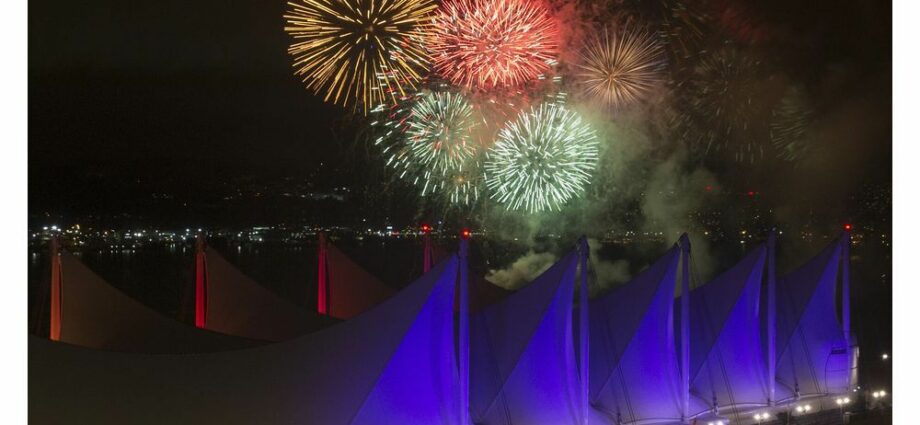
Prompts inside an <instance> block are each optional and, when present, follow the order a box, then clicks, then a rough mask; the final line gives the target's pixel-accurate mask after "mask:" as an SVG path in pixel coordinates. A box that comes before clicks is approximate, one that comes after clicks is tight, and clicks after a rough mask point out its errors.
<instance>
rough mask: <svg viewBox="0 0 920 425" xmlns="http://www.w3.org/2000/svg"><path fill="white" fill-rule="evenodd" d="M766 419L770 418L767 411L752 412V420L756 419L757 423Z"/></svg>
mask: <svg viewBox="0 0 920 425" xmlns="http://www.w3.org/2000/svg"><path fill="white" fill-rule="evenodd" d="M767 419H770V414H769V413H767V412H763V413H755V414H754V420H755V421H757V423H760V422H761V421H765V420H767Z"/></svg>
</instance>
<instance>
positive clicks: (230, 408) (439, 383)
mask: <svg viewBox="0 0 920 425" xmlns="http://www.w3.org/2000/svg"><path fill="white" fill-rule="evenodd" d="M459 263H460V260H459V259H458V257H457V256H451V257H450V258H448V259H447V260H445V261H443V262H442V263H440V264H438V265H437V266H435V267H434V268H432V270H431V271H430V272H429V273H427V274H425V275H424V276H422V277H421V278H420V279H418V280H417V281H415V282H414V283H413V284H411V285H410V286H408V287H407V288H405V289H404V290H403V291H401V292H400V293H398V294H397V295H396V296H394V297H392V298H390V299H389V300H387V301H385V302H383V303H382V304H380V305H378V306H377V307H375V308H374V309H372V310H369V311H367V312H366V313H364V314H362V315H360V316H358V317H355V318H354V319H352V320H349V321H346V322H342V323H339V324H338V325H335V326H333V327H331V328H328V329H325V330H323V331H320V332H317V333H314V334H311V335H306V336H303V337H299V338H295V339H292V340H289V341H285V342H280V343H277V344H271V345H265V346H261V347H256V348H251V349H245V350H237V351H231V352H223V353H211V354H201V355H194V356H189V355H159V356H151V355H140V354H124V353H109V352H101V351H95V350H88V349H83V348H79V347H74V346H68V345H64V344H59V343H53V342H50V341H45V340H41V339H38V338H32V339H30V341H29V345H30V346H29V375H30V376H29V381H30V385H29V410H30V423H33V424H59V423H99V424H102V423H132V424H164V423H169V424H203V423H222V424H230V425H233V424H240V425H242V424H247V425H248V424H257V423H258V424H294V423H306V424H369V425H370V424H418V425H431V424H444V425H459V424H460V419H459V418H460V417H461V415H460V412H461V406H462V405H463V403H462V402H461V395H460V394H461V391H460V384H459V379H458V375H459V374H458V370H457V363H456V360H455V353H456V341H455V338H454V312H453V308H452V306H453V298H454V291H455V286H456V282H457V275H458V264H459ZM463 425H467V424H463Z"/></svg>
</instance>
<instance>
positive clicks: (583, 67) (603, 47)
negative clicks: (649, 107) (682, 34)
mask: <svg viewBox="0 0 920 425" xmlns="http://www.w3.org/2000/svg"><path fill="white" fill-rule="evenodd" d="M663 67H664V56H663V50H662V48H661V45H660V44H659V43H658V41H657V40H656V38H655V36H654V35H653V34H651V33H649V32H645V31H640V30H635V29H628V28H627V29H624V30H623V31H620V32H615V33H613V34H611V33H610V31H608V30H606V29H605V30H604V32H603V33H602V34H601V35H598V36H596V37H593V38H592V39H591V40H590V41H589V42H588V43H587V44H586V45H585V46H584V48H583V50H582V60H581V63H579V64H578V68H579V72H578V73H577V75H576V77H577V82H578V84H579V86H580V87H581V91H582V93H583V94H585V95H587V96H590V97H593V98H595V99H598V100H601V101H602V102H604V103H605V104H607V105H609V106H612V107H616V108H622V107H625V106H628V105H630V104H632V103H634V102H636V101H638V100H641V99H642V98H644V97H645V96H646V95H648V94H649V92H651V91H652V90H653V89H654V88H655V87H656V86H657V85H658V84H659V83H661V82H662V81H663V80H664V76H663V75H662V70H663Z"/></svg>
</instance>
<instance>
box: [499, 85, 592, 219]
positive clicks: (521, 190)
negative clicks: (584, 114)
mask: <svg viewBox="0 0 920 425" xmlns="http://www.w3.org/2000/svg"><path fill="white" fill-rule="evenodd" d="M597 160H598V138H597V133H596V132H595V131H594V130H593V129H592V128H591V126H590V125H588V123H587V122H585V120H584V119H582V118H581V116H579V115H578V114H576V113H574V112H572V111H570V110H568V109H566V108H565V107H563V106H559V105H553V104H547V103H544V104H541V105H540V106H537V107H534V108H532V109H531V110H530V111H529V112H526V113H522V114H521V115H519V116H518V118H517V119H516V120H515V121H513V122H511V123H509V124H508V125H507V126H506V127H505V128H503V129H502V130H501V131H500V132H499V134H498V140H497V141H496V142H495V145H494V146H492V148H491V149H490V150H489V152H488V153H487V156H486V161H485V172H486V186H487V187H488V188H489V190H491V192H492V195H491V196H492V198H494V199H496V200H497V201H498V202H501V203H502V204H504V205H505V206H506V207H507V208H508V209H511V210H522V211H526V212H529V213H536V212H541V211H547V210H559V209H561V208H562V206H563V205H564V204H565V203H566V202H568V201H570V200H571V199H572V198H574V197H576V196H578V195H579V194H581V193H582V192H584V189H585V186H586V185H587V184H589V183H590V180H591V176H592V174H593V172H594V169H595V168H596V167H597Z"/></svg>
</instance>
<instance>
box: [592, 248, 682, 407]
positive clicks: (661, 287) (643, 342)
mask: <svg viewBox="0 0 920 425" xmlns="http://www.w3.org/2000/svg"><path fill="white" fill-rule="evenodd" d="M680 259H681V249H680V247H678V246H676V245H675V246H674V247H673V248H671V249H670V250H669V251H668V252H667V253H666V254H665V255H664V256H663V257H661V258H660V259H659V260H658V261H656V262H655V263H653V264H652V265H651V266H650V267H649V268H647V269H646V270H644V271H643V272H641V273H640V274H639V275H637V276H635V277H634V278H633V279H632V280H631V281H629V282H628V283H626V284H624V285H623V286H620V287H618V288H616V289H615V290H613V291H611V292H609V293H607V294H605V295H603V296H601V297H599V298H596V299H594V300H592V301H591V304H590V310H589V311H590V316H591V319H590V323H591V328H590V330H591V333H590V353H591V355H590V378H589V382H590V397H591V404H592V406H594V408H595V409H597V410H599V411H601V412H603V413H604V414H605V415H606V416H607V417H608V420H609V421H610V423H623V424H628V423H649V422H659V423H660V422H668V421H671V422H679V421H680V420H681V416H682V408H681V404H682V400H683V398H682V397H681V392H682V390H681V384H680V370H679V366H678V358H677V352H676V348H675V329H674V323H675V320H674V302H673V301H674V291H675V286H676V284H677V277H678V265H679V263H680Z"/></svg>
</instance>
